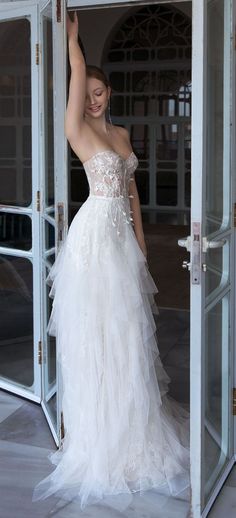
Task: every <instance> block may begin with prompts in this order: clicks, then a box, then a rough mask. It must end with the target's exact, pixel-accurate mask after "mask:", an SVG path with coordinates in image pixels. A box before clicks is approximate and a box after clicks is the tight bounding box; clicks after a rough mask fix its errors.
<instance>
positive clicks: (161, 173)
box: [156, 124, 178, 206]
mask: <svg viewBox="0 0 236 518" xmlns="http://www.w3.org/2000/svg"><path fill="white" fill-rule="evenodd" d="M157 135H158V137H157V146H156V202H157V204H158V205H169V206H174V205H177V203H178V175H177V165H178V126H177V124H160V125H159V126H158V128H157Z"/></svg>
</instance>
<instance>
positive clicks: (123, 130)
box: [115, 126, 130, 142]
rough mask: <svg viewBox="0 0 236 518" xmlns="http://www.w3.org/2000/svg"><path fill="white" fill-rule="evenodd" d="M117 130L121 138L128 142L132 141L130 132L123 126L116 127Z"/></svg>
mask: <svg viewBox="0 0 236 518" xmlns="http://www.w3.org/2000/svg"><path fill="white" fill-rule="evenodd" d="M115 129H116V131H117V133H118V134H119V135H120V136H121V137H123V138H124V139H125V140H126V141H128V142H129V141H130V137H129V132H128V130H127V129H126V128H123V126H115Z"/></svg>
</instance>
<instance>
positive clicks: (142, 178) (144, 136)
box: [130, 124, 150, 205]
mask: <svg viewBox="0 0 236 518" xmlns="http://www.w3.org/2000/svg"><path fill="white" fill-rule="evenodd" d="M130 135H131V142H132V146H133V149H134V152H135V154H136V155H137V157H138V159H139V166H138V169H137V170H136V172H135V180H136V183H137V188H138V192H139V197H140V202H141V204H142V205H146V204H148V203H149V168H150V150H149V127H148V126H147V125H144V124H135V125H133V126H131V131H130Z"/></svg>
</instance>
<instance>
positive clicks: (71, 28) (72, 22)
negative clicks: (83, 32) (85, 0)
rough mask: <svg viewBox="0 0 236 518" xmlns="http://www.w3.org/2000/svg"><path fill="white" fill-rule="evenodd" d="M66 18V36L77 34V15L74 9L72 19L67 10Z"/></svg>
mask: <svg viewBox="0 0 236 518" xmlns="http://www.w3.org/2000/svg"><path fill="white" fill-rule="evenodd" d="M66 18H67V21H66V25H67V32H68V36H77V35H78V25H79V24H78V16H77V13H76V11H74V13H73V18H72V19H71V17H70V15H69V13H68V11H67V16H66Z"/></svg>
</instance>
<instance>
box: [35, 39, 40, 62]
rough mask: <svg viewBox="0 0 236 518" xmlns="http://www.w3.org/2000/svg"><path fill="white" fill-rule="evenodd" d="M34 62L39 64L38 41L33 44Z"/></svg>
mask: <svg viewBox="0 0 236 518" xmlns="http://www.w3.org/2000/svg"><path fill="white" fill-rule="evenodd" d="M35 63H36V65H39V43H36V44H35Z"/></svg>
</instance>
